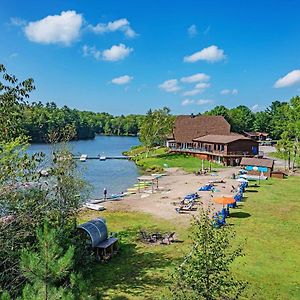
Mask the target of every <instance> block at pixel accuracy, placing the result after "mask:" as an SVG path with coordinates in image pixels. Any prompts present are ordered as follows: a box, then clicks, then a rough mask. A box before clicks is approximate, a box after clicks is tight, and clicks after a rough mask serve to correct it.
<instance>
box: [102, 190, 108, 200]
mask: <svg viewBox="0 0 300 300" xmlns="http://www.w3.org/2000/svg"><path fill="white" fill-rule="evenodd" d="M103 195H104V200H106V198H107V189H106V188H104V190H103Z"/></svg>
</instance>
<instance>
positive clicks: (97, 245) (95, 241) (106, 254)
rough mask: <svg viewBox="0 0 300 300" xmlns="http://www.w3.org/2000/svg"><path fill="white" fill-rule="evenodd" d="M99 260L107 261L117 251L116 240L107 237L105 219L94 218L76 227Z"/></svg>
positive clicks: (112, 237)
mask: <svg viewBox="0 0 300 300" xmlns="http://www.w3.org/2000/svg"><path fill="white" fill-rule="evenodd" d="M78 228H79V230H80V231H81V233H82V234H83V236H85V238H86V244H87V245H88V246H90V247H91V248H92V249H93V250H94V252H95V254H96V257H97V259H99V260H107V259H109V258H111V257H112V256H113V255H114V254H116V253H117V252H118V250H119V245H118V239H117V238H116V237H114V236H108V231H107V226H106V222H105V219H103V218H96V219H93V220H90V221H88V222H86V223H83V224H81V225H79V226H78Z"/></svg>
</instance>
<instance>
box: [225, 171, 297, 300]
mask: <svg viewBox="0 0 300 300" xmlns="http://www.w3.org/2000/svg"><path fill="white" fill-rule="evenodd" d="M299 185H300V177H290V178H289V179H287V180H280V179H273V180H268V181H266V182H263V183H261V186H260V187H259V188H250V189H249V190H253V192H247V193H246V196H247V198H246V200H245V202H244V203H243V204H242V208H241V209H237V210H236V216H237V217H236V218H231V220H232V222H233V224H234V225H235V228H236V231H237V241H243V240H244V239H246V245H245V247H244V252H245V256H244V257H243V258H241V259H239V260H238V261H236V263H235V265H234V270H235V273H236V274H237V275H238V277H240V278H243V279H245V280H247V281H248V282H249V287H248V290H247V297H246V299H300V268H299V262H300V201H299V200H300V198H299ZM255 191H257V192H255ZM238 216H239V217H240V218H238Z"/></svg>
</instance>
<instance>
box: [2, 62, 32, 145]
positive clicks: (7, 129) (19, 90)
mask: <svg viewBox="0 0 300 300" xmlns="http://www.w3.org/2000/svg"><path fill="white" fill-rule="evenodd" d="M0 74H1V75H2V78H3V82H1V81H0V120H1V122H0V141H10V140H12V139H14V138H16V137H17V136H19V135H20V134H22V133H24V132H23V130H22V121H23V116H22V111H23V106H24V104H25V98H28V97H29V93H30V92H31V91H32V90H34V89H35V87H34V85H33V79H27V80H24V81H22V82H19V81H18V79H17V78H16V77H15V76H14V75H9V74H8V73H7V71H6V69H5V67H4V65H2V64H0Z"/></svg>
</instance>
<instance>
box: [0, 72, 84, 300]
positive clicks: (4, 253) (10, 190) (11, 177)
mask: <svg viewBox="0 0 300 300" xmlns="http://www.w3.org/2000/svg"><path fill="white" fill-rule="evenodd" d="M2 70H5V69H3V67H2ZM5 72H6V71H5ZM4 77H5V78H6V77H7V75H6V73H5V74H4ZM5 78H4V79H5ZM9 78H13V81H12V83H11V85H9V84H8V85H4V84H1V95H0V101H1V106H0V113H1V126H2V125H3V124H5V126H6V127H4V128H3V130H4V131H1V134H0V168H1V172H0V245H1V247H0V295H1V292H2V291H4V290H6V291H8V292H9V294H10V295H11V296H12V297H13V298H15V297H16V296H18V295H19V294H20V292H21V290H22V289H23V286H24V285H25V284H26V283H27V277H26V276H24V272H23V270H22V268H21V266H20V261H21V255H22V253H23V251H24V249H26V251H33V252H36V251H38V249H37V241H38V236H37V234H36V230H37V228H41V227H42V226H43V224H44V222H45V220H47V221H48V222H49V226H52V227H55V228H56V229H57V230H58V232H59V234H58V237H57V244H58V245H59V247H61V248H62V249H63V251H68V249H69V247H70V245H72V244H73V243H74V242H75V241H76V239H74V236H75V230H76V227H77V226H76V225H77V224H76V218H77V215H78V211H79V208H80V206H81V204H82V202H83V201H84V199H85V197H86V192H87V187H86V184H85V182H84V181H83V180H82V179H81V177H80V174H78V172H77V169H76V163H75V161H74V160H73V159H72V156H71V153H70V152H69V151H68V149H67V148H66V147H64V146H57V145H56V146H54V148H53V152H52V155H51V156H50V157H47V158H45V156H44V155H43V154H42V153H37V154H35V155H33V156H30V155H28V154H27V153H26V149H27V141H28V139H27V138H26V137H25V136H24V135H23V129H22V118H23V116H22V113H21V112H22V111H23V108H24V97H27V96H28V94H27V92H29V91H30V90H32V86H33V81H32V80H30V84H31V85H30V86H29V87H28V85H27V83H24V84H21V86H20V87H19V86H17V87H16V86H15V83H16V82H17V79H16V78H15V77H14V76H9ZM25 82H26V81H25ZM22 86H25V87H26V90H27V92H26V91H25V90H24V91H22V92H20V90H22ZM12 103H13V105H14V106H15V109H10V106H11V105H12ZM11 120H13V122H14V124H12V123H11ZM6 129H8V130H6ZM73 131H74V128H73V127H72V126H66V127H65V128H63V129H62V130H61V132H60V133H59V134H57V133H55V131H52V132H51V133H50V134H49V135H48V138H49V139H50V140H51V141H53V142H55V141H57V139H60V140H61V139H63V140H65V141H68V140H69V139H70V137H71V136H72V134H73ZM43 168H47V176H46V177H44V176H42V172H41V170H42V169H43ZM83 255H84V253H83V252H80V251H78V250H77V251H75V255H74V265H73V268H74V270H75V269H78V266H80V263H81V262H82V260H83V257H82V256H83ZM64 284H65V282H64V281H63V280H62V281H60V282H59V283H58V285H57V286H56V287H57V288H60V286H61V285H64ZM3 297H6V296H5V295H4V296H3Z"/></svg>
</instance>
